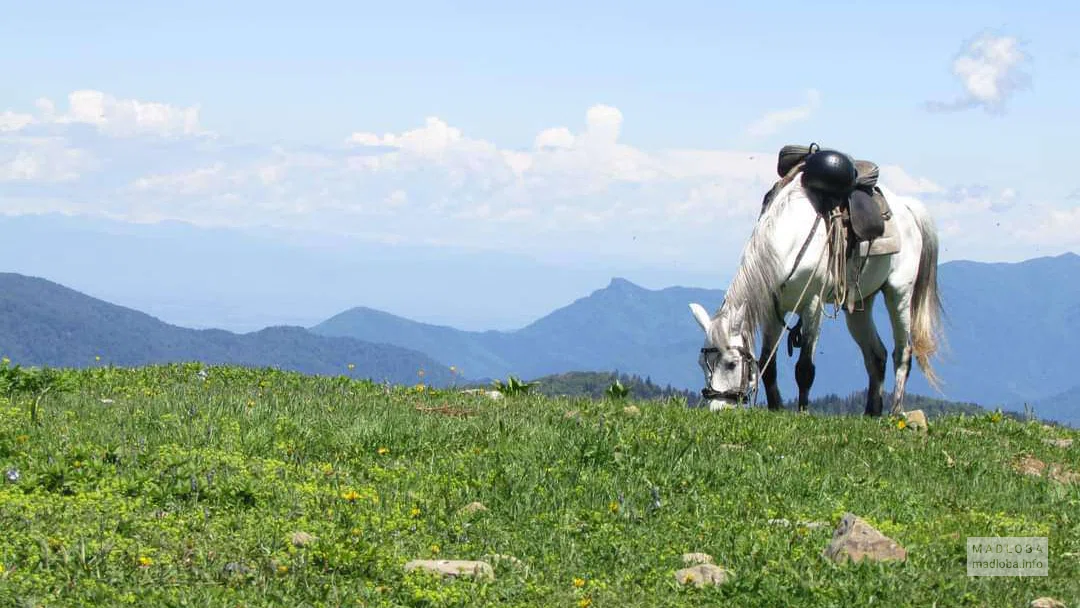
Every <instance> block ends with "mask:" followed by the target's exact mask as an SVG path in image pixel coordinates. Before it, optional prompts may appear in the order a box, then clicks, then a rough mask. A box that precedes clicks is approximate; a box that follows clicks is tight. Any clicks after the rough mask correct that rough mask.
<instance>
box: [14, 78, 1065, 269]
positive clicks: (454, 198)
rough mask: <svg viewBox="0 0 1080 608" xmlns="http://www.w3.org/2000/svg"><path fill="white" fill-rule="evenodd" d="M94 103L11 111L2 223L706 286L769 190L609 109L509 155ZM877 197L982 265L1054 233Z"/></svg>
mask: <svg viewBox="0 0 1080 608" xmlns="http://www.w3.org/2000/svg"><path fill="white" fill-rule="evenodd" d="M91 97H92V98H93V99H96V100H98V101H87V100H82V101H79V100H80V99H83V98H81V97H78V96H76V97H75V99H76V101H75V102H74V103H73V104H69V105H74V106H76V107H77V109H71V108H67V109H63V110H57V109H56V108H55V107H53V106H51V105H50V104H48V103H45V102H42V103H39V104H38V107H37V111H36V112H35V113H34V114H32V115H31V118H32V121H33V122H32V123H30V124H26V121H27V119H26V118H24V117H19V116H17V115H19V112H16V111H14V110H13V111H10V112H9V113H6V114H0V117H2V118H0V124H3V125H19V126H12V127H11V128H10V129H8V130H5V131H0V212H2V213H41V212H49V211H56V212H63V213H83V214H92V215H101V216H105V217H110V218H114V219H124V220H127V221H139V222H150V221H159V220H163V219H171V220H181V221H186V222H191V223H194V224H196V225H200V226H207V227H245V228H254V227H269V228H285V229H290V230H304V231H312V232H315V233H320V234H325V235H329V236H355V237H359V238H365V239H373V240H378V241H380V242H400V243H411V244H444V245H456V246H463V247H483V248H489V249H498V250H504V251H510V252H520V253H527V254H530V255H534V256H537V257H541V258H545V257H547V258H549V259H552V258H561V259H564V260H565V259H567V258H571V259H572V258H573V257H574V256H596V255H601V256H618V257H623V258H631V259H635V260H637V261H644V262H648V263H650V264H652V263H673V264H679V266H680V268H683V269H689V268H695V269H699V270H706V271H710V272H717V271H720V270H721V269H727V268H729V266H730V262H729V261H730V260H734V259H737V258H738V254H739V252H740V250H741V248H742V246H743V243H745V240H746V238H747V237H748V236H749V234H750V231H751V228H752V226H753V223H754V222H755V221H756V220H757V215H758V210H759V209H760V204H761V198H762V196H763V195H764V193H765V191H766V190H767V189H768V188H769V187H770V186H771V185H772V183H773V182H774V181H775V180H776V179H777V177H776V175H775V166H776V151H764V152H762V151H739V150H713V149H662V150H645V149H641V148H638V147H635V146H633V145H630V144H628V143H626V142H624V141H623V140H622V131H623V125H624V122H625V121H626V120H629V119H630V117H627V116H624V115H623V113H622V112H621V111H620V110H619V109H618V108H616V107H614V106H610V105H604V104H598V105H594V106H592V107H591V108H588V109H587V110H586V111H585V112H584V113H583V116H582V121H581V122H580V123H579V124H578V125H562V126H559V125H553V126H551V127H550V128H546V129H541V130H540V131H539V132H538V133H537V134H536V135H535V137H534V138H532V140H531V143H530V144H529V145H527V146H524V147H523V148H520V149H510V148H506V147H503V146H499V145H497V144H496V143H495V142H492V141H489V140H487V139H484V138H481V137H477V136H475V135H471V134H467V133H464V132H463V131H462V130H461V129H459V128H457V127H454V126H452V125H450V124H448V123H447V122H446V121H444V120H442V119H440V118H438V117H428V118H427V119H425V120H423V121H422V122H421V123H420V124H418V125H417V126H415V127H414V128H410V129H406V130H404V131H402V132H399V133H376V132H369V131H358V132H355V133H353V134H351V135H349V136H348V137H345V138H343V140H344V141H343V144H344V145H340V146H333V147H327V148H322V149H319V148H305V149H291V148H289V147H285V146H273V147H265V148H259V147H257V146H244V147H239V146H231V145H229V144H228V142H227V141H225V140H223V139H222V138H205V137H202V136H201V135H199V134H200V133H202V130H201V128H200V127H199V126H198V123H197V121H194V122H193V119H192V118H191V117H192V116H195V114H192V113H190V112H187V111H186V110H184V109H182V108H175V107H174V106H170V105H168V104H157V106H158V109H156V110H154V111H141V113H140V111H136V110H134V109H133V108H139V107H143V106H145V105H146V104H142V102H139V104H135V103H132V104H122V103H121V104H117V103H112V102H108V101H106V100H108V99H111V98H110V97H109V96H107V95H101V96H91ZM99 101H100V103H99ZM140 104H141V105H140ZM88 108H98V109H101V110H102V111H101V112H98V113H96V114H95V111H88ZM122 108H127V109H122ZM102 115H103V116H104V117H105V118H104V119H103V120H104V122H101V120H102V119H100V116H102ZM95 116H97V117H98V118H95ZM140 117H141V118H140ZM110 122H111V123H113V125H112V127H107V128H105V127H103V126H102V125H106V126H107V125H108V124H109V123H110ZM35 124H36V125H38V126H41V125H48V127H49V128H48V129H47V130H46V131H47V133H46V134H44V135H43V134H40V133H37V132H36V131H34V129H33V125H35ZM121 126H123V128H121ZM88 128H89V130H90V132H91V133H92V135H93V137H86V136H85V135H86V132H87V130H88ZM68 131H70V133H69V132H68ZM132 132H141V133H143V134H145V135H147V136H150V135H149V134H154V135H153V136H154V137H156V139H154V140H153V141H152V142H147V140H146V138H145V137H130V136H129V134H130V133H132ZM76 133H78V134H79V136H78V137H75V135H74V134H76ZM148 144H152V145H148ZM881 183H882V184H883V185H885V186H887V187H889V188H890V189H892V190H893V191H895V192H897V193H898V194H909V195H913V196H917V197H920V198H923V199H925V200H927V201H928V205H930V207H931V210H932V211H933V213H934V214H935V217H938V218H940V219H939V221H940V222H941V223H942V225H943V227H944V230H945V231H947V234H946V238H947V239H948V240H949V241H950V242H951V243H952V244H953V246H954V247H958V248H959V249H960V250H961V251H964V252H968V251H976V250H977V249H978V247H990V248H991V249H992V248H993V246H992V245H987V244H988V243H991V241H989V240H988V238H989V237H988V236H987V235H990V234H1004V233H1002V232H1001V231H1002V230H1006V229H1008V230H1013V231H1016V235H1013V236H1015V238H1013V242H1015V243H1018V244H1020V243H1023V242H1024V241H1023V239H1024V238H1027V237H1025V236H1023V234H1026V233H1020V232H1019V230H1021V229H1022V228H1023V227H1024V226H1032V227H1031V228H1030V230H1032V231H1034V230H1035V228H1034V227H1033V226H1036V224H1030V222H1034V221H1042V219H1044V218H1048V217H1051V216H1049V215H1047V213H1046V209H1048V207H1045V206H1044V207H1037V208H1035V209H1034V211H1033V210H1032V209H1031V208H1029V207H1027V206H1025V205H1027V204H1028V201H1027V200H1026V199H1025V198H1024V196H1023V194H1022V193H1018V192H1016V191H1011V190H1004V191H991V190H989V189H986V188H979V187H968V188H955V187H949V186H946V185H941V184H939V183H937V182H935V181H933V180H931V179H929V178H927V177H924V176H916V175H911V174H909V173H908V172H907V171H905V170H904V169H903V168H901V167H897V166H884V167H882V174H881ZM1025 218H1026V219H1025ZM1032 218H1034V219H1032ZM988 222H990V224H989V225H988ZM995 222H1002V224H1003V225H1004V226H1005V227H1006V228H1001V229H999V228H997V227H995V226H993V223H995ZM1025 222H1028V223H1025ZM972 227H977V229H973V228H972ZM995 231H996V232H995ZM1010 234H1011V233H1010ZM1003 238H1012V237H1010V236H1009V235H1005V237H1003ZM1018 246H1019V245H1018ZM954 251H955V249H954ZM998 251H999V250H998V249H993V252H994V253H997V252H998ZM724 260H728V261H724Z"/></svg>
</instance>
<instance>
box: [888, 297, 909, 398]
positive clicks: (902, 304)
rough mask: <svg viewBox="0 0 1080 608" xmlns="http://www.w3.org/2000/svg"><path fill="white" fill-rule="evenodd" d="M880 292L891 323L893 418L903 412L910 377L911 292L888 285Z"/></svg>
mask: <svg viewBox="0 0 1080 608" xmlns="http://www.w3.org/2000/svg"><path fill="white" fill-rule="evenodd" d="M882 291H883V292H884V294H885V305H886V306H888V307H889V319H890V320H891V321H892V334H893V368H895V370H896V384H895V387H894V388H893V400H892V414H893V415H894V416H895V415H897V414H900V413H901V412H903V411H904V390H905V389H906V388H907V379H908V376H910V375H911V292H910V291H905V290H903V289H897V288H896V287H893V286H891V285H888V284H886V285H885V288H884V289H883V290H882Z"/></svg>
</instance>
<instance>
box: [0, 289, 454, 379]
mask: <svg viewBox="0 0 1080 608" xmlns="http://www.w3.org/2000/svg"><path fill="white" fill-rule="evenodd" d="M0 354H2V355H3V356H6V357H8V358H10V359H11V360H12V361H14V362H15V363H18V364H21V365H23V366H32V365H39V366H40V365H48V366H50V367H77V368H78V367H86V366H89V365H94V364H99V365H106V364H115V365H121V366H137V365H146V364H151V363H165V362H178V361H200V362H202V363H206V364H223V363H234V364H240V365H249V366H259V367H262V366H272V367H281V368H284V369H290V370H295V371H300V372H305V373H312V374H331V375H337V374H347V373H348V374H350V375H353V376H356V377H369V378H372V379H374V380H380V381H381V380H389V381H391V382H395V383H412V382H416V380H417V371H418V370H419V369H424V370H425V381H427V382H429V383H432V384H439V385H442V384H446V383H448V382H450V381H451V380H452V376H451V374H450V372H449V370H447V369H446V367H445V366H443V365H440V364H439V363H438V362H436V361H435V360H434V359H431V358H430V357H428V356H427V355H424V354H422V353H418V352H414V351H410V350H408V349H405V348H401V347H399V346H395V345H391V344H374V343H369V342H364V341H360V340H356V339H354V338H348V337H331V336H318V335H315V334H312V333H311V332H309V331H308V330H306V329H305V328H302V327H291V326H277V327H267V328H265V329H262V330H259V331H255V332H251V333H246V334H234V333H232V332H228V331H225V330H220V329H187V328H183V327H177V326H175V325H169V324H167V323H164V322H162V321H160V320H158V319H156V318H154V317H152V316H150V315H147V314H145V313H142V312H139V311H137V310H132V309H130V308H125V307H122V306H116V305H114V304H109V303H107V302H104V301H101V300H98V299H95V298H92V297H90V296H87V295H84V294H82V293H79V292H77V291H74V290H72V289H68V288H66V287H63V286H62V285H59V284H56V283H53V282H51V281H47V280H45V279H40V278H34V277H26V276H22V275H19V274H13V273H0ZM98 357H100V361H98V360H97V358H98ZM350 363H351V364H353V365H354V366H355V369H354V370H352V371H351V372H350V370H349V369H348V367H347V366H348V364H350Z"/></svg>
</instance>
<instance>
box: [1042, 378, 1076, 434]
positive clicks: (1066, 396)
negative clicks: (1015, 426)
mask: <svg viewBox="0 0 1080 608" xmlns="http://www.w3.org/2000/svg"><path fill="white" fill-rule="evenodd" d="M1031 406H1032V407H1033V408H1034V409H1035V415H1036V416H1037V417H1038V418H1039V419H1045V420H1061V421H1070V420H1071V421H1075V420H1077V419H1078V418H1080V384H1078V385H1076V386H1074V387H1072V388H1070V389H1069V390H1066V391H1062V392H1060V393H1058V394H1056V395H1052V396H1050V397H1046V398H1044V399H1039V400H1038V401H1035V402H1034V403H1032V404H1031ZM1073 424H1075V422H1074V423H1073Z"/></svg>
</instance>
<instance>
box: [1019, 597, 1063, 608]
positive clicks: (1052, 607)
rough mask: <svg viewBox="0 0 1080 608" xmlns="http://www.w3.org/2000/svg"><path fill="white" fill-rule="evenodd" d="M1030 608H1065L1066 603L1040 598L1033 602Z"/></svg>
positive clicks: (1049, 598)
mask: <svg viewBox="0 0 1080 608" xmlns="http://www.w3.org/2000/svg"><path fill="white" fill-rule="evenodd" d="M1028 608H1065V603H1064V602H1062V601H1060V600H1055V599H1054V598H1052V597H1040V598H1037V599H1033V600H1031V603H1030V604H1028Z"/></svg>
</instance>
